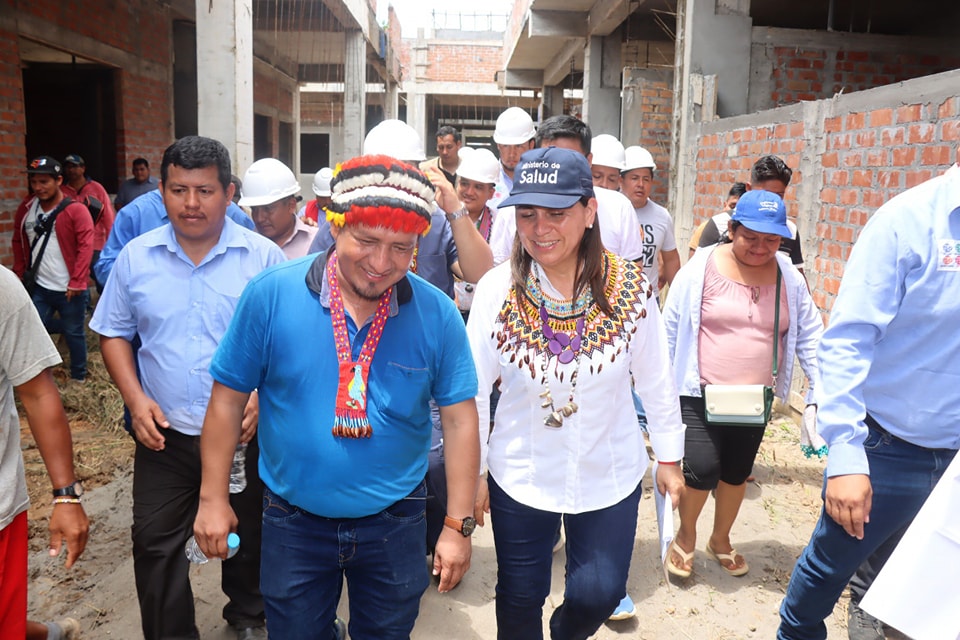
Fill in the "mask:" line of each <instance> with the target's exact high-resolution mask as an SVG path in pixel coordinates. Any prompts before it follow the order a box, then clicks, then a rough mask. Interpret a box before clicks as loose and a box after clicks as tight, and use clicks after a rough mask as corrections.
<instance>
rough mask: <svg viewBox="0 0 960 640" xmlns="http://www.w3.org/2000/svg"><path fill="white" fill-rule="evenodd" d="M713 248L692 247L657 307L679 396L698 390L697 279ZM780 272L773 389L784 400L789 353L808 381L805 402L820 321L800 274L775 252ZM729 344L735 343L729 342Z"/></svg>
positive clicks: (815, 374) (813, 375) (813, 381)
mask: <svg viewBox="0 0 960 640" xmlns="http://www.w3.org/2000/svg"><path fill="white" fill-rule="evenodd" d="M715 249H716V247H706V248H703V249H700V250H699V251H697V252H696V253H695V254H694V255H693V257H692V258H691V259H690V260H689V262H687V264H685V265H684V266H683V268H682V269H680V271H678V272H677V277H676V278H674V280H673V284H671V285H670V293H669V295H667V301H666V304H665V305H664V307H663V323H664V325H665V326H666V329H667V346H668V348H669V350H670V357H671V359H672V360H673V370H674V374H675V375H676V379H677V390H678V391H679V392H680V395H682V396H692V397H694V398H699V397H700V395H701V391H700V306H701V304H702V302H703V280H704V273H705V271H706V268H707V260H708V258H709V257H710V255H711V254H712V253H713V251H714V250H715ZM776 256H777V262H779V263H780V272H781V273H782V274H783V280H782V287H783V289H782V292H783V295H785V296H786V297H787V308H788V309H789V315H790V324H789V326H788V327H787V337H786V340H785V341H784V348H783V355H782V356H780V369H779V373H778V375H777V384H776V386H775V388H774V393H775V394H776V396H777V397H778V398H780V399H781V400H786V399H787V397H788V396H789V394H790V386H791V384H792V383H793V362H794V357H796V358H797V360H799V361H800V367H801V368H802V369H803V372H804V373H805V374H806V375H807V379H808V380H809V381H810V388H809V391H808V392H807V401H808V402H809V401H810V399H811V398H812V397H813V393H812V391H813V389H815V388H817V386H818V385H819V384H820V376H819V370H818V368H817V360H816V353H817V343H818V341H819V340H820V335H821V334H822V333H823V320H822V318H821V317H820V311H819V310H818V309H817V305H816V304H814V302H813V298H811V297H810V292H809V291H808V290H807V282H806V280H804V279H803V275H801V274H800V272H799V271H797V269H796V267H794V266H793V265H792V264H791V263H790V258H788V257H787V256H785V255H784V254H782V253H780V252H779V251H778V252H777V254H776ZM731 348H736V346H735V345H731Z"/></svg>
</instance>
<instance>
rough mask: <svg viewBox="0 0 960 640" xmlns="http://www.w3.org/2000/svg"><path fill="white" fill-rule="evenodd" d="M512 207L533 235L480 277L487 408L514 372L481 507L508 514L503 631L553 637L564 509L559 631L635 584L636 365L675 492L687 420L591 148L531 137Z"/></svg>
mask: <svg viewBox="0 0 960 640" xmlns="http://www.w3.org/2000/svg"><path fill="white" fill-rule="evenodd" d="M510 205H515V206H516V220H517V237H518V239H519V242H516V243H515V246H514V250H513V256H512V258H511V260H510V262H508V263H504V264H501V265H499V266H498V267H495V268H494V269H493V270H492V271H490V272H489V273H488V274H487V275H486V276H484V278H483V279H481V280H480V283H479V284H478V286H477V290H476V293H475V296H474V302H473V308H472V311H471V315H470V321H469V323H468V325H467V334H468V336H469V339H470V346H471V349H472V351H473V355H474V359H475V360H476V366H477V376H478V378H479V382H480V387H479V388H480V391H479V394H478V396H477V404H478V409H479V411H480V415H485V411H486V410H487V406H486V405H487V402H488V398H489V394H490V388H491V386H492V385H493V383H494V381H495V380H497V378H500V379H501V384H500V389H501V392H502V396H501V398H500V404H499V406H498V408H497V413H496V418H495V421H494V428H493V431H492V433H491V435H490V439H489V445H488V444H487V442H486V438H485V437H482V438H481V445H482V453H481V456H482V459H481V464H482V467H483V468H489V475H488V478H487V482H481V483H480V491H479V495H478V499H477V512H476V516H477V519H478V521H479V522H480V523H482V522H483V514H484V513H485V512H489V513H490V514H491V519H492V521H493V534H494V541H495V545H496V551H497V563H498V572H497V603H496V612H497V627H498V632H497V637H498V639H499V640H504V639H508V638H517V639H522V640H536V639H537V638H542V637H543V620H542V618H543V602H544V600H545V598H546V596H547V595H548V594H549V592H550V568H551V564H552V547H553V544H554V536H555V534H556V532H557V528H558V526H559V524H560V521H561V518H562V519H563V525H564V528H565V530H566V557H567V570H566V588H565V590H564V602H563V604H562V605H561V606H559V607H558V608H557V609H556V610H555V611H554V613H553V616H552V617H551V619H550V637H551V638H553V639H554V640H567V639H574V638H578V639H579V638H587V637H589V636H590V635H592V634H593V633H594V632H595V631H596V630H597V629H598V628H599V626H600V625H601V624H602V623H603V621H604V620H606V619H607V616H608V615H610V612H611V611H613V609H614V607H615V606H616V605H617V603H618V602H619V601H620V599H621V597H622V596H623V595H624V593H625V587H626V580H627V572H628V570H629V566H630V557H631V554H632V552H633V546H634V535H635V532H636V524H637V505H638V502H639V500H640V494H641V489H640V480H641V478H642V477H643V474H644V472H645V471H646V468H647V462H648V459H647V454H646V449H645V445H644V440H643V436H642V434H641V432H640V429H639V428H638V425H637V419H636V415H635V413H634V409H633V401H632V399H631V398H632V396H631V379H633V381H634V382H635V387H636V390H637V392H638V393H639V394H640V396H641V398H642V399H643V403H644V406H645V407H646V408H647V416H648V419H649V425H650V426H649V429H650V440H651V443H652V445H653V450H654V452H655V453H656V455H657V457H658V458H659V460H660V461H661V463H662V464H661V466H660V471H659V472H658V474H657V479H656V480H657V486H658V490H659V491H660V492H661V493H669V494H670V496H671V498H672V500H673V502H674V504H676V503H677V501H678V499H679V495H680V493H681V491H682V489H683V481H682V477H681V472H680V467H679V466H678V465H677V462H678V461H679V460H680V459H681V458H682V457H683V424H682V423H681V421H680V411H679V405H678V401H677V392H676V389H675V386H674V382H673V377H672V372H671V368H670V364H669V358H668V355H667V349H666V341H665V336H664V331H663V325H662V322H661V320H660V316H659V312H658V310H657V304H656V300H655V299H654V298H652V297H651V293H650V286H649V283H648V282H647V281H646V279H644V278H643V277H642V275H641V273H640V269H639V268H638V267H637V266H635V265H634V264H633V263H632V262H629V261H626V260H623V259H622V258H619V257H617V256H615V255H613V254H612V253H609V252H607V251H605V250H604V249H603V245H602V243H601V240H600V230H599V228H598V225H597V222H596V206H597V205H596V200H595V199H594V197H593V185H592V178H591V174H590V167H589V165H588V164H587V162H586V160H585V158H584V157H583V156H582V155H581V154H578V153H575V152H572V151H569V150H566V149H559V148H555V147H550V148H546V149H534V150H531V151H528V152H527V153H525V154H524V155H523V157H522V159H521V161H520V164H519V165H518V168H517V175H516V176H515V181H514V188H513V190H512V192H511V196H510V197H509V198H508V199H507V200H505V201H504V202H503V203H501V206H510ZM484 435H485V434H484ZM488 491H489V493H488Z"/></svg>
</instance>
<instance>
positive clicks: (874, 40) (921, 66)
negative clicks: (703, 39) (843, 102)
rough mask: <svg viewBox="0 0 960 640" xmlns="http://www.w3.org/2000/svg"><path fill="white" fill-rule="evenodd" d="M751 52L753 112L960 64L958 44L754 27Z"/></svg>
mask: <svg viewBox="0 0 960 640" xmlns="http://www.w3.org/2000/svg"><path fill="white" fill-rule="evenodd" d="M752 39H753V44H752V47H751V56H750V95H749V109H750V111H762V110H764V109H771V108H773V107H778V106H782V105H785V104H792V103H795V102H798V101H800V100H818V99H821V98H829V97H831V96H833V95H835V94H837V93H851V92H853V91H862V90H864V89H872V88H874V87H880V86H884V85H889V84H893V83H896V82H902V81H904V80H909V79H911V78H919V77H922V76H927V75H932V74H936V73H942V72H944V71H949V70H950V69H956V68H960V53H958V52H957V50H956V43H955V42H954V41H953V40H952V39H951V40H947V39H943V38H910V37H898V36H878V35H869V34H857V33H839V32H829V31H807V30H801V29H774V28H768V27H756V28H754V29H753V34H752Z"/></svg>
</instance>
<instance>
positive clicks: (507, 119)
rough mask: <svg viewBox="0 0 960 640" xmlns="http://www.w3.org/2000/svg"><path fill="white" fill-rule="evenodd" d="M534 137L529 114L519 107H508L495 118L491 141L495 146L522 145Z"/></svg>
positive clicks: (534, 130)
mask: <svg viewBox="0 0 960 640" xmlns="http://www.w3.org/2000/svg"><path fill="white" fill-rule="evenodd" d="M536 135H537V130H536V129H535V128H534V127H533V118H531V117H530V114H529V113H527V112H526V111H524V110H523V109H521V108H520V107H510V108H509V109H507V110H506V111H504V112H503V113H501V114H500V117H499V118H497V127H496V129H494V130H493V141H494V142H496V143H497V144H523V143H524V142H526V141H527V140H531V139H533V137H534V136H536Z"/></svg>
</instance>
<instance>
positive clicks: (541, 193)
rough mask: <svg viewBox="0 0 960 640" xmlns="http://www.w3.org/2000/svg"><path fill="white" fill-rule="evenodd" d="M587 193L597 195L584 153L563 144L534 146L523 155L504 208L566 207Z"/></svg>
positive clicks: (587, 195) (501, 205)
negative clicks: (561, 145) (559, 145)
mask: <svg viewBox="0 0 960 640" xmlns="http://www.w3.org/2000/svg"><path fill="white" fill-rule="evenodd" d="M584 196H586V197H588V198H592V197H593V175H592V174H591V173H590V165H589V163H587V159H586V158H584V157H583V154H582V153H577V152H576V151H572V150H570V149H561V148H559V147H547V148H545V149H531V150H530V151H527V152H526V153H524V154H523V155H522V156H520V162H518V163H517V169H516V171H515V172H514V174H513V188H512V189H510V196H509V197H508V198H507V199H505V200H504V201H503V202H501V203H500V207H501V208H502V207H509V206H511V205H513V206H519V205H526V206H528V207H545V208H547V209H566V208H567V207H572V206H573V205H574V204H576V203H577V202H578V201H579V200H580V198H583V197H584Z"/></svg>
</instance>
